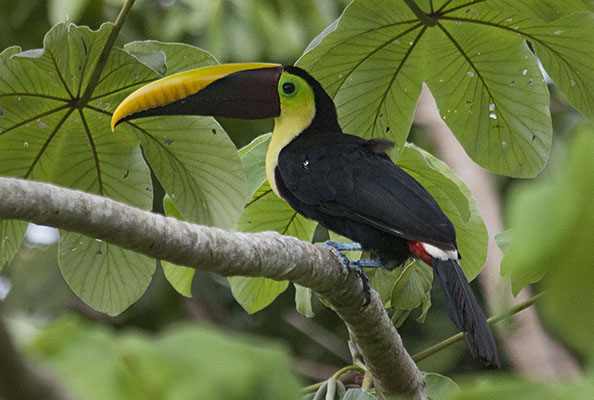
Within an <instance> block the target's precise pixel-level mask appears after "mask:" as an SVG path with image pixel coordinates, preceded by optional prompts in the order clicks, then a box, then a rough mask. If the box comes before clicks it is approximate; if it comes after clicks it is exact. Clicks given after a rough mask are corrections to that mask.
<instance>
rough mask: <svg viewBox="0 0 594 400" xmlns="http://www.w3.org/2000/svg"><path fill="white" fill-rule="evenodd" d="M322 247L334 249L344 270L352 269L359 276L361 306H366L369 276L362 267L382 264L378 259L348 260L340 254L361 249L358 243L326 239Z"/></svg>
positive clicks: (369, 299)
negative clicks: (362, 298)
mask: <svg viewBox="0 0 594 400" xmlns="http://www.w3.org/2000/svg"><path fill="white" fill-rule="evenodd" d="M322 246H323V247H331V248H332V249H334V251H335V252H336V254H337V255H338V257H339V258H340V262H341V264H342V267H343V268H344V269H345V270H346V271H349V270H352V271H354V272H355V273H357V275H359V278H361V282H362V283H363V292H364V294H365V302H364V303H363V307H367V305H368V304H369V302H370V301H371V286H370V285H369V278H368V277H367V274H366V273H365V271H363V267H368V266H369V267H378V268H383V264H381V265H380V264H378V263H381V262H380V261H379V260H357V261H350V260H349V259H348V257H347V256H345V255H344V254H342V252H343V251H361V250H362V248H361V245H360V244H359V243H342V242H333V241H330V240H327V241H326V242H324V243H323V244H322Z"/></svg>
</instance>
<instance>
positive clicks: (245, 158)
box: [239, 133, 272, 200]
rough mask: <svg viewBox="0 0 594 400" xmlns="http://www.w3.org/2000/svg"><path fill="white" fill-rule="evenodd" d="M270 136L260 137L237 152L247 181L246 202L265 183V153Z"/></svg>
mask: <svg viewBox="0 0 594 400" xmlns="http://www.w3.org/2000/svg"><path fill="white" fill-rule="evenodd" d="M271 136H272V134H271V133H265V134H264V135H260V136H258V137H256V138H255V139H254V140H252V142H251V143H249V144H248V145H247V146H245V147H243V148H242V149H241V150H239V155H240V156H241V164H242V165H243V171H244V172H245V175H246V180H247V198H248V200H249V199H251V198H252V197H253V196H254V193H256V191H257V190H258V188H259V187H260V186H262V184H263V183H264V182H265V181H266V165H265V162H266V151H267V150H268V144H269V143H270V137H271Z"/></svg>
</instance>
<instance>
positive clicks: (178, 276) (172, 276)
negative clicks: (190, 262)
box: [161, 194, 196, 297]
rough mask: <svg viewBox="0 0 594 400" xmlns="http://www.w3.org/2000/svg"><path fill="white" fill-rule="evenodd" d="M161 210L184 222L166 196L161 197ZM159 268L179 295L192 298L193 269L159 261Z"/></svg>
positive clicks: (169, 198) (194, 271)
mask: <svg viewBox="0 0 594 400" xmlns="http://www.w3.org/2000/svg"><path fill="white" fill-rule="evenodd" d="M163 210H164V211H165V215H167V216H168V217H173V218H177V219H179V220H180V221H183V220H184V217H182V215H181V214H180V212H179V211H178V210H177V208H175V205H174V204H173V201H172V200H171V197H170V196H169V195H168V194H166V195H165V197H163ZM161 267H163V273H164V274H165V278H166V279H167V281H168V282H169V283H170V284H171V286H173V288H174V289H175V290H176V291H177V292H178V293H179V294H181V295H182V296H185V297H192V279H194V274H195V273H196V270H195V269H194V268H188V267H183V266H181V265H175V264H173V263H170V262H167V261H163V260H161Z"/></svg>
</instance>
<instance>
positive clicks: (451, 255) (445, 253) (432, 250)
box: [422, 243, 458, 261]
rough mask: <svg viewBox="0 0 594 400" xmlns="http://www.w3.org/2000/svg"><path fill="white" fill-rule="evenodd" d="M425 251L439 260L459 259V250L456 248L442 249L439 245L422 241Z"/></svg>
mask: <svg viewBox="0 0 594 400" xmlns="http://www.w3.org/2000/svg"><path fill="white" fill-rule="evenodd" d="M422 244H423V247H424V248H425V251H426V252H427V253H428V254H429V255H430V256H431V257H434V258H437V259H439V260H443V261H445V260H457V259H458V252H457V251H456V250H442V249H440V248H439V247H435V246H433V245H430V244H429V243H422Z"/></svg>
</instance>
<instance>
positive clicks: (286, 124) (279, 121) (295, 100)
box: [266, 72, 316, 197]
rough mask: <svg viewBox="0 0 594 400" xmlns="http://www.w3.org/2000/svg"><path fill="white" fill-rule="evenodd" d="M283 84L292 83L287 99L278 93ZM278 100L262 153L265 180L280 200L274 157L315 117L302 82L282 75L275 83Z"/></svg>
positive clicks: (312, 102)
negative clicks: (269, 135) (275, 116)
mask: <svg viewBox="0 0 594 400" xmlns="http://www.w3.org/2000/svg"><path fill="white" fill-rule="evenodd" d="M287 82H290V83H293V84H294V85H295V88H296V89H295V92H294V93H292V94H291V95H290V96H288V95H286V94H284V93H283V91H282V88H283V85H284V84H287ZM279 97H280V104H281V113H280V116H279V117H278V118H275V119H274V130H273V131H272V138H271V139H270V144H269V145H268V152H267V153H266V177H267V178H268V182H269V183H270V187H271V188H272V190H273V191H274V193H276V194H277V195H278V196H279V197H282V196H281V195H280V194H279V192H278V188H277V187H276V179H275V171H276V167H277V165H278V156H279V154H280V152H281V150H282V149H283V148H285V146H287V145H288V144H289V143H291V141H292V140H293V139H295V138H296V137H297V136H299V134H300V133H301V132H303V131H304V130H305V129H307V127H309V125H311V122H312V121H313V119H314V116H315V114H316V106H315V99H314V94H313V90H312V88H311V86H309V84H308V83H307V82H306V81H305V80H304V79H303V78H300V77H298V76H295V75H291V74H288V73H286V72H285V73H283V75H282V76H281V79H280V80H279Z"/></svg>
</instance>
